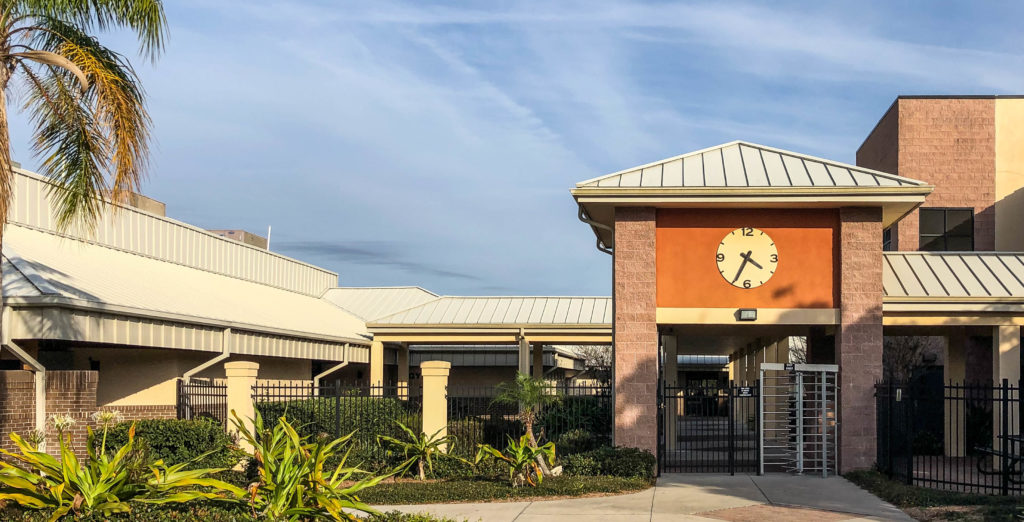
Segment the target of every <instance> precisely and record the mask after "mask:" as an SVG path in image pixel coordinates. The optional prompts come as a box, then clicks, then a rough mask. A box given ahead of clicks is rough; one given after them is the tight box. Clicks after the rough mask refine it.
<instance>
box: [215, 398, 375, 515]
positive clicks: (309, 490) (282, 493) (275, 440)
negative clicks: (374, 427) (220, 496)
mask: <svg viewBox="0 0 1024 522" xmlns="http://www.w3.org/2000/svg"><path fill="white" fill-rule="evenodd" d="M231 415H232V417H233V418H232V423H233V424H234V426H235V429H236V430H237V431H238V435H239V437H240V438H241V439H242V440H243V441H245V442H247V443H248V444H249V446H250V447H251V448H252V458H253V459H254V460H255V462H256V465H257V468H258V479H257V481H256V482H254V483H252V484H250V485H249V488H248V495H247V497H248V503H249V505H250V508H251V509H252V516H253V518H256V519H258V520H296V519H307V518H308V519H316V518H331V519H333V520H358V518H356V515H354V514H353V513H352V511H353V510H360V511H364V512H367V513H377V512H376V511H375V510H374V509H373V508H371V507H370V506H369V505H367V504H364V503H363V502H361V501H360V500H359V497H358V496H357V494H358V493H359V492H360V491H362V490H364V489H366V488H370V487H373V486H374V485H376V484H377V483H379V482H380V481H381V480H384V479H385V478H387V477H389V476H391V475H392V474H393V473H391V474H387V475H380V476H371V475H370V474H369V473H366V472H364V471H362V470H359V469H357V468H354V467H348V466H346V465H345V461H346V460H347V459H348V455H349V451H350V450H351V445H350V444H349V442H350V440H351V438H352V435H353V434H352V433H350V434H348V435H346V436H344V437H340V438H337V439H333V440H329V439H327V438H326V437H318V438H316V439H315V440H312V441H310V440H309V437H304V436H299V434H298V432H296V431H295V428H294V427H293V426H292V425H291V424H290V423H289V422H288V420H287V419H286V418H285V417H280V418H279V419H278V420H277V423H276V424H275V425H274V426H273V427H272V428H268V427H267V426H265V425H264V423H263V416H262V415H260V413H259V410H257V411H256V417H255V418H254V419H253V423H252V425H253V429H252V430H250V429H249V427H248V426H247V425H246V423H245V422H243V421H242V419H241V418H239V417H238V414H237V413H235V412H234V411H232V412H231ZM343 448H344V452H342V449H343ZM334 459H338V463H337V465H335V466H334V469H333V471H325V468H328V461H330V460H334Z"/></svg>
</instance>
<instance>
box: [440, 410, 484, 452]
mask: <svg viewBox="0 0 1024 522" xmlns="http://www.w3.org/2000/svg"><path fill="white" fill-rule="evenodd" d="M448 435H449V436H451V437H452V438H453V439H454V441H453V443H452V444H451V445H450V446H449V448H448V451H450V452H452V453H454V454H456V455H460V456H463V457H472V456H473V454H474V453H475V452H476V445H477V444H482V443H484V442H485V440H484V423H483V422H480V421H479V420H477V419H461V420H455V421H451V422H449V423H448Z"/></svg>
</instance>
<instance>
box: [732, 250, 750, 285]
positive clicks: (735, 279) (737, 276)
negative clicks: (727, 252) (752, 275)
mask: <svg viewBox="0 0 1024 522" xmlns="http://www.w3.org/2000/svg"><path fill="white" fill-rule="evenodd" d="M750 252H751V251H747V254H746V255H743V254H740V257H742V258H743V262H742V263H740V269H739V270H737V271H736V277H734V278H732V281H730V283H735V282H736V281H738V280H739V278H740V274H742V273H743V269H744V268H746V267H747V262H748V261H750V257H749V256H750Z"/></svg>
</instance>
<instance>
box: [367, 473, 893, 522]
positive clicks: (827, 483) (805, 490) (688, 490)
mask: <svg viewBox="0 0 1024 522" xmlns="http://www.w3.org/2000/svg"><path fill="white" fill-rule="evenodd" d="M378 507H379V508H380V509H382V510H385V511H391V510H396V509H397V510H398V511H403V512H406V513H424V512H425V513H430V514H432V515H435V516H447V517H452V518H456V519H458V520H462V519H468V520H484V521H486V522H512V521H516V522H525V521H530V522H548V521H551V522H555V521H558V522H562V521H564V520H565V519H566V517H570V516H590V517H599V516H603V517H608V516H611V517H612V518H611V519H612V520H615V521H618V522H634V521H635V522H640V521H645V522H647V521H650V522H668V521H677V520H679V521H686V520H695V521H700V520H704V521H722V520H731V521H739V520H757V521H759V522H772V521H785V522H803V521H807V522H812V521H813V522H820V521H837V522H838V521H861V520H896V521H912V520H913V519H912V518H910V517H908V516H907V515H906V514H904V513H903V512H902V511H900V510H899V509H897V508H896V507H894V506H893V505H892V504H888V503H886V502H883V501H882V500H880V499H879V498H878V497H875V496H874V495H872V494H871V493H868V492H867V491H864V490H863V489H860V488H859V487H857V486H856V485H854V484H853V483H851V482H849V481H847V480H845V479H843V478H841V477H831V478H827V479H821V478H820V477H806V476H803V477H801V476H792V475H781V474H777V475H765V476H756V475H742V474H737V475H734V476H730V475H725V474H702V475H695V474H666V475H662V476H661V477H660V478H659V479H658V484H657V486H656V487H654V488H651V489H648V490H646V491H642V492H640V493H631V494H628V495H617V496H610V497H597V498H593V497H592V498H579V499H565V500H545V501H536V502H491V503H478V504H432V505H419V506H378Z"/></svg>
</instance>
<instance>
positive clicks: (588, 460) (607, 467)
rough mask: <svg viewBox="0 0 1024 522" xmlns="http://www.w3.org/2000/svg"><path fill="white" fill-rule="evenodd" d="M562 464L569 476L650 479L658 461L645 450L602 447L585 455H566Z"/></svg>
mask: <svg viewBox="0 0 1024 522" xmlns="http://www.w3.org/2000/svg"><path fill="white" fill-rule="evenodd" d="M562 463H563V464H562V465H563V468H564V470H565V473H566V474H569V475H575V476H588V475H604V476H611V477H635V478H642V479H651V478H654V470H655V466H657V464H658V461H657V459H655V458H654V455H651V452H649V451H646V450H640V449H636V448H622V447H611V446H604V447H601V448H598V449H596V450H593V451H588V452H586V453H579V454H576V455H566V456H565V457H563V459H562Z"/></svg>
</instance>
